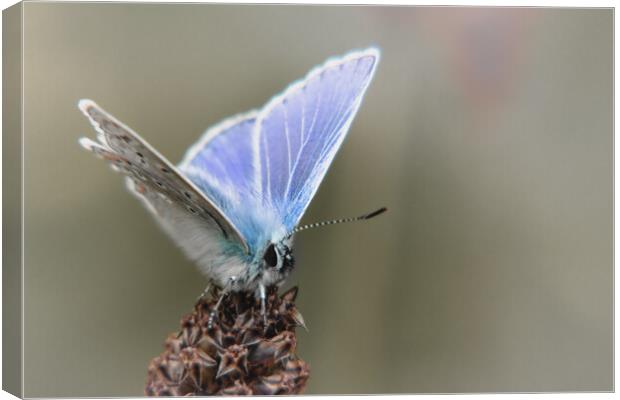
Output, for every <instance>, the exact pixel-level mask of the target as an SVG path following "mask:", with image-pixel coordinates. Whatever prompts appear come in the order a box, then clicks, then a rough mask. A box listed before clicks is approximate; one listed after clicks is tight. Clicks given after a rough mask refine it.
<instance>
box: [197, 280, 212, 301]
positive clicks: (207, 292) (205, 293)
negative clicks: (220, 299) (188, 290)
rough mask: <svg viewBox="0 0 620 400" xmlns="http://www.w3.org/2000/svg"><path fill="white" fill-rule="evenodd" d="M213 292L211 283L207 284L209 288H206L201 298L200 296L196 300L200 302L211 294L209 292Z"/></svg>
mask: <svg viewBox="0 0 620 400" xmlns="http://www.w3.org/2000/svg"><path fill="white" fill-rule="evenodd" d="M210 291H211V282H209V283H208V284H207V287H206V288H205V290H203V291H202V293H201V294H200V296H198V298H197V299H196V301H200V299H202V298H203V297H205V296H207V295H208V294H209V292H210Z"/></svg>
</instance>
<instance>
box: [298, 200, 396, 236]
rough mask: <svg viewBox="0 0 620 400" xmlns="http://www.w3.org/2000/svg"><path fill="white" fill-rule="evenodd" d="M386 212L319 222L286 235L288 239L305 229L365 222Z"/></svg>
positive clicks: (384, 209) (300, 227) (381, 210)
mask: <svg viewBox="0 0 620 400" xmlns="http://www.w3.org/2000/svg"><path fill="white" fill-rule="evenodd" d="M386 211H387V208H386V207H381V208H380V209H378V210H375V211H373V212H371V213H368V214H364V215H360V216H359V217H352V218H340V219H332V220H331V221H321V222H315V223H312V224H308V225H302V226H298V227H297V228H295V229H293V230H292V231H291V233H289V234H288V237H291V236H293V235H294V234H296V233H297V232H300V231H305V230H306V229H312V228H318V227H320V226H325V225H334V224H342V223H343V222H354V221H365V220H367V219H371V218H374V217H376V216H377V215H380V214H383V213H384V212H386Z"/></svg>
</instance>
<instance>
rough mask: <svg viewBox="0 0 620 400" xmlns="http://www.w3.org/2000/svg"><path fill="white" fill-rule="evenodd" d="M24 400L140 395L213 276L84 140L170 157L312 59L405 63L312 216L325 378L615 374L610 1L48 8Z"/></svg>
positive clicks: (313, 301) (306, 237) (35, 63)
mask: <svg viewBox="0 0 620 400" xmlns="http://www.w3.org/2000/svg"><path fill="white" fill-rule="evenodd" d="M24 7H25V15H24V23H25V42H24V45H25V48H24V54H25V71H24V73H25V112H26V116H25V146H26V150H25V160H26V168H25V194H26V199H25V207H26V208H25V223H26V225H25V232H26V233H25V235H26V240H25V246H26V247H25V279H26V282H25V362H24V368H25V396H27V397H35V396H47V397H59V396H62V397H65V396H97V397H103V396H118V395H123V396H139V395H141V394H142V393H143V388H144V383H145V379H146V368H147V364H148V362H149V360H150V359H151V358H152V357H154V356H156V355H158V354H159V353H160V352H161V351H162V344H163V341H164V338H165V337H166V336H167V335H168V334H169V333H170V332H173V331H175V330H177V329H178V326H179V320H180V318H181V316H182V315H183V314H185V313H188V312H190V311H191V309H192V307H193V304H194V301H195V299H196V297H197V296H198V295H199V294H200V292H201V291H202V290H203V289H204V287H205V285H206V282H207V281H206V279H205V278H204V277H203V276H201V275H200V274H199V272H198V271H197V270H196V269H195V268H194V267H193V265H192V263H191V262H189V261H187V260H186V259H185V258H184V257H183V255H182V254H181V252H180V251H179V250H178V249H177V248H175V245H174V244H173V243H172V242H171V241H170V240H169V239H168V238H167V237H165V236H164V234H163V233H162V232H160V230H159V228H158V226H157V225H156V224H155V222H154V221H153V220H152V218H151V216H150V215H148V214H147V211H146V210H144V209H143V208H142V205H141V204H139V202H137V201H136V200H135V199H134V198H133V197H132V196H130V195H129V194H128V193H127V192H126V190H125V188H124V185H123V183H122V179H121V177H120V176H119V175H117V174H115V173H113V172H112V171H111V170H110V169H109V168H108V167H107V166H106V165H105V164H104V163H103V162H101V161H99V160H97V159H95V158H94V157H93V156H92V155H91V154H88V153H86V152H85V151H82V150H81V149H80V148H79V147H78V144H77V140H78V138H79V137H81V136H84V135H87V136H94V132H93V131H92V129H91V127H90V125H89V124H88V122H87V121H86V119H85V118H84V117H83V116H82V115H81V114H80V113H79V112H78V110H77V108H76V103H77V101H78V99H80V98H84V97H88V98H92V99H94V100H95V101H97V102H98V103H99V104H100V105H101V106H103V107H104V108H106V109H107V110H108V111H110V112H111V113H113V114H114V115H115V116H117V117H118V118H119V119H121V120H122V121H124V122H125V123H127V124H128V125H129V126H131V127H132V128H134V129H135V130H136V131H137V132H139V133H140V134H141V135H143V136H144V137H145V138H146V139H147V140H148V141H149V142H150V143H151V144H153V145H154V146H155V147H156V148H157V149H159V150H160V151H161V152H162V153H163V154H164V155H166V156H167V157H168V158H169V159H170V160H172V161H173V162H178V161H179V160H180V159H181V157H182V155H183V154H184V151H185V149H186V148H187V147H188V146H189V145H191V144H192V143H193V142H194V141H195V140H196V139H197V138H198V137H199V136H200V135H201V133H202V132H203V131H204V130H205V129H206V128H207V127H208V126H210V125H212V124H214V123H217V122H218V121H220V120H221V119H223V118H225V117H227V116H230V115H233V114H236V113H238V112H241V111H246V110H249V109H252V108H256V107H259V106H261V105H263V104H265V103H266V102H267V101H268V100H269V98H270V97H271V96H272V95H274V94H276V93H278V92H279V91H280V90H282V89H283V88H285V87H286V86H287V85H288V84H289V83H290V82H292V81H293V80H295V79H297V78H301V77H303V76H304V75H305V73H306V72H307V71H308V70H309V69H310V68H311V67H313V66H314V65H316V64H319V63H322V62H323V61H324V60H325V59H326V58H328V57H330V56H335V55H340V54H343V53H346V52H347V51H349V50H351V49H356V48H363V47H366V46H369V45H375V46H378V47H380V48H381V50H382V60H381V63H380V65H379V68H378V71H377V74H376V75H375V79H374V81H373V82H372V84H371V86H370V89H369V90H368V92H367V95H366V98H365V101H364V103H363V105H362V107H361V109H360V112H359V114H358V116H357V118H356V119H355V121H354V123H353V125H352V128H351V131H350V134H349V137H348V138H347V140H346V141H345V143H344V145H343V147H342V149H341V151H340V153H339V154H338V156H337V157H336V160H335V162H334V164H333V165H332V167H331V169H330V171H329V173H328V175H327V177H326V179H325V181H324V182H323V185H322V186H321V189H320V190H319V192H318V194H317V196H316V197H315V199H314V201H313V203H312V205H311V206H310V208H309V211H308V213H307V214H306V216H305V217H304V219H303V221H304V222H314V221H316V220H323V219H328V218H334V217H341V216H350V215H357V214H359V213H363V212H366V211H368V210H371V209H373V208H376V207H379V206H384V205H385V206H387V207H389V209H390V211H389V212H388V213H387V214H385V215H384V216H382V217H381V218H377V219H375V220H372V221H369V222H367V223H363V224H362V223H360V224H349V225H340V226H334V227H330V228H329V229H323V230H311V231H308V232H307V233H303V234H301V235H299V236H298V238H297V241H296V244H297V247H296V257H297V260H298V264H297V270H296V272H295V274H294V275H293V276H292V277H291V278H290V279H289V280H288V283H287V287H289V286H292V285H299V287H300V294H299V297H298V306H299V309H300V310H301V311H302V313H303V314H304V317H305V320H306V322H307V325H308V327H309V332H305V331H300V332H299V341H300V343H299V346H298V349H299V354H300V355H301V357H302V358H304V359H305V360H306V361H307V362H309V364H310V365H311V368H312V375H311V378H310V381H309V387H308V390H307V393H309V394H329V393H333V394H345V393H424V392H487V391H492V392H504V391H510V392H512V391H528V392H531V391H574V390H585V391H607V390H611V389H612V29H613V11H612V10H611V9H546V8H535V9H528V8H515V9H508V8H506V9H497V8H421V7H373V6H365V7H362V6H360V7H354V6H343V7H336V6H284V5H276V6H273V5H252V6H249V5H212V4H211V5H207V4H204V5H200V4H172V5H166V4H157V5H156V4H63V3H26V4H25V5H24Z"/></svg>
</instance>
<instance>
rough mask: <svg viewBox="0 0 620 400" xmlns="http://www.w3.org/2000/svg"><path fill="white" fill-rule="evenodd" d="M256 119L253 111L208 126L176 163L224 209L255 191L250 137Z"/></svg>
mask: <svg viewBox="0 0 620 400" xmlns="http://www.w3.org/2000/svg"><path fill="white" fill-rule="evenodd" d="M255 121H256V113H255V112H249V113H246V114H240V115H238V116H235V117H232V118H229V119H227V120H224V121H223V122H221V123H219V124H217V125H215V126H214V127H212V128H209V129H208V130H207V131H206V132H205V134H204V135H203V136H202V138H201V139H200V140H199V141H198V142H197V143H196V144H194V145H193V146H192V147H191V148H190V149H189V150H188V151H187V154H186V155H185V157H184V159H183V161H182V162H181V163H180V164H179V169H180V170H182V171H183V172H184V173H185V175H186V176H187V177H188V178H189V179H190V180H191V181H192V182H193V183H194V184H195V185H196V186H198V187H199V188H200V189H201V190H203V191H204V192H205V193H207V194H208V195H209V197H210V198H212V199H213V200H214V201H215V202H216V203H218V205H219V206H221V207H223V208H228V207H230V205H231V203H235V202H238V201H239V200H240V198H241V197H242V196H246V195H248V194H249V192H252V191H253V190H254V183H253V179H254V166H253V163H252V158H253V157H254V151H253V145H252V139H251V137H252V131H253V128H254V123H255ZM254 196H255V195H254Z"/></svg>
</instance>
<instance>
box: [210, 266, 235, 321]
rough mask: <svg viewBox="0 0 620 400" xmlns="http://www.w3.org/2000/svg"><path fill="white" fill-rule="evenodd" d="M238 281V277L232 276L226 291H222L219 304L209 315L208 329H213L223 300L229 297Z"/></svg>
mask: <svg viewBox="0 0 620 400" xmlns="http://www.w3.org/2000/svg"><path fill="white" fill-rule="evenodd" d="M236 281H237V277H235V276H231V277H230V279H229V280H228V285H227V286H226V287H225V288H224V289H222V294H220V298H219V299H218V300H217V303H215V306H214V307H213V309H212V310H211V312H210V313H209V320H208V321H207V328H208V329H211V328H213V321H214V320H215V315H216V314H217V310H218V309H219V308H220V304H222V300H224V297H225V296H227V295H228V292H229V291H230V289H231V288H232V287H233V286H234V284H235V282H236Z"/></svg>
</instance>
